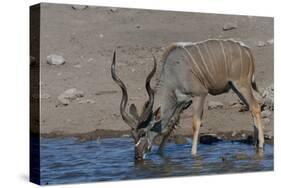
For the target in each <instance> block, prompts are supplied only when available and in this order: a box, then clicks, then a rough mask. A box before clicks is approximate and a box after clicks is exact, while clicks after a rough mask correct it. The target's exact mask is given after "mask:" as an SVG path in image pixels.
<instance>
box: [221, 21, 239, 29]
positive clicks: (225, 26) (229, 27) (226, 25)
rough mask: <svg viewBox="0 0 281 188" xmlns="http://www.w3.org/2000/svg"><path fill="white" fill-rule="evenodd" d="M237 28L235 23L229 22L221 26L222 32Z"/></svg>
mask: <svg viewBox="0 0 281 188" xmlns="http://www.w3.org/2000/svg"><path fill="white" fill-rule="evenodd" d="M236 28H237V23H233V22H229V23H226V24H225V25H224V26H223V30H224V31H228V30H232V29H236Z"/></svg>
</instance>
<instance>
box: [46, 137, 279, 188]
mask: <svg viewBox="0 0 281 188" xmlns="http://www.w3.org/2000/svg"><path fill="white" fill-rule="evenodd" d="M133 146H134V144H133V141H132V139H130V138H114V139H113V138H112V139H101V140H99V141H89V142H83V143H81V142H77V141H76V140H75V139H74V138H67V139H41V184H43V185H46V184H62V183H80V182H96V181H110V180H127V179H142V178H157V177H169V176H188V175H203V174H222V173H235V172H253V171H269V170H273V146H272V145H265V152H264V155H263V157H260V156H257V154H256V152H255V149H254V147H253V146H252V145H247V144H241V143H238V142H233V143H232V142H226V141H224V142H218V143H216V144H213V145H203V144H199V145H198V156H197V157H192V156H191V154H190V153H191V144H190V141H189V142H188V144H185V145H176V144H174V143H169V144H167V145H166V148H165V151H164V154H163V155H159V154H157V146H155V148H154V149H153V150H152V152H151V153H149V155H148V156H147V158H146V160H145V161H144V162H143V163H135V161H134V150H133V149H134V148H133ZM241 156H242V157H241Z"/></svg>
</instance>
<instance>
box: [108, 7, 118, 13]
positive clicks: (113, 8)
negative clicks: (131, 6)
mask: <svg viewBox="0 0 281 188" xmlns="http://www.w3.org/2000/svg"><path fill="white" fill-rule="evenodd" d="M109 10H110V11H111V12H116V11H117V10H118V8H116V7H112V8H110V9H109Z"/></svg>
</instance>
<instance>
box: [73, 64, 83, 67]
mask: <svg viewBox="0 0 281 188" xmlns="http://www.w3.org/2000/svg"><path fill="white" fill-rule="evenodd" d="M73 67H74V68H81V67H82V65H80V64H77V65H74V66H73Z"/></svg>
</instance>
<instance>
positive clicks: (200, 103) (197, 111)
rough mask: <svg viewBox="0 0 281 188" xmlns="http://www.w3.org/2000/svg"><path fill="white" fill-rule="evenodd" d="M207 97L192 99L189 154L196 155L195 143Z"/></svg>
mask: <svg viewBox="0 0 281 188" xmlns="http://www.w3.org/2000/svg"><path fill="white" fill-rule="evenodd" d="M206 96H207V95H204V96H196V97H194V99H193V117H192V131H193V132H192V134H193V136H192V149H191V154H192V155H196V153H197V143H198V135H199V129H200V126H201V120H202V116H203V110H204V102H205V98H206Z"/></svg>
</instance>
